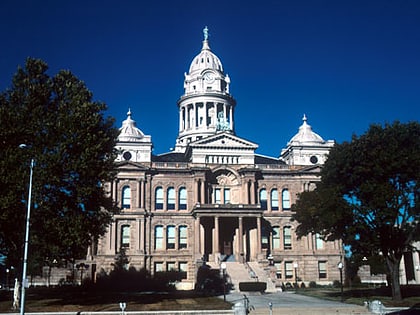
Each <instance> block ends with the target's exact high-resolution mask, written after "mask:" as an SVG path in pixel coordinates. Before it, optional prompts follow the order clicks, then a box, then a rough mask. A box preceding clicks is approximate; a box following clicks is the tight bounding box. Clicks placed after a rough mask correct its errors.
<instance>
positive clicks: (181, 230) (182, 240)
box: [178, 225, 188, 249]
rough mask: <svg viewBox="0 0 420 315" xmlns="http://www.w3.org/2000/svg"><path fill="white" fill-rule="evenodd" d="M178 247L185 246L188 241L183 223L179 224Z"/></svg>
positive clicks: (186, 230)
mask: <svg viewBox="0 0 420 315" xmlns="http://www.w3.org/2000/svg"><path fill="white" fill-rule="evenodd" d="M178 234H179V238H178V249H183V248H187V246H188V243H187V240H188V229H187V227H186V226H185V225H181V226H180V227H179V230H178Z"/></svg>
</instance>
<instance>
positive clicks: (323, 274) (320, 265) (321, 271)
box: [318, 261, 327, 279]
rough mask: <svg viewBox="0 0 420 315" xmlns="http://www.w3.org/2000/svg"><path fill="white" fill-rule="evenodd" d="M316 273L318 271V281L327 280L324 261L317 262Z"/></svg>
mask: <svg viewBox="0 0 420 315" xmlns="http://www.w3.org/2000/svg"><path fill="white" fill-rule="evenodd" d="M318 271H319V279H326V278H327V262H326V261H319V262H318Z"/></svg>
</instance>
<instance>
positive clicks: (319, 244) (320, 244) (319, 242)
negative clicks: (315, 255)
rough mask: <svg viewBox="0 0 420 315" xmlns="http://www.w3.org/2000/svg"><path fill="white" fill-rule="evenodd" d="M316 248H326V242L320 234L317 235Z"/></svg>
mask: <svg viewBox="0 0 420 315" xmlns="http://www.w3.org/2000/svg"><path fill="white" fill-rule="evenodd" d="M315 246H316V249H323V248H324V241H323V240H322V238H321V236H320V235H319V234H318V233H316V234H315Z"/></svg>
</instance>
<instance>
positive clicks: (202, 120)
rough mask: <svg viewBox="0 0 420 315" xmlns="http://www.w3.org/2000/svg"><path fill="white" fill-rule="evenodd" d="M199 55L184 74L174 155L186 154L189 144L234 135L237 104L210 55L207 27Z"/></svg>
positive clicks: (216, 58)
mask: <svg viewBox="0 0 420 315" xmlns="http://www.w3.org/2000/svg"><path fill="white" fill-rule="evenodd" d="M203 34H204V40H203V46H202V48H201V51H200V53H199V54H198V55H197V56H196V57H195V58H194V59H193V61H192V62H191V66H190V69H189V72H188V73H185V79H184V95H182V96H181V98H180V99H179V100H178V102H177V103H178V108H179V133H178V137H177V140H176V145H175V151H176V152H185V150H186V148H187V146H188V145H189V143H191V142H194V141H197V140H200V139H202V138H205V137H208V136H211V135H214V134H216V133H217V132H220V131H224V132H230V133H232V134H234V110H235V105H236V101H235V100H234V98H233V97H232V96H231V95H230V93H229V85H230V78H229V76H228V75H227V74H225V72H224V71H223V66H222V63H221V62H220V59H219V58H218V57H217V56H216V55H215V54H214V53H213V52H212V51H211V49H210V45H209V33H208V28H207V26H206V27H205V28H204V30H203Z"/></svg>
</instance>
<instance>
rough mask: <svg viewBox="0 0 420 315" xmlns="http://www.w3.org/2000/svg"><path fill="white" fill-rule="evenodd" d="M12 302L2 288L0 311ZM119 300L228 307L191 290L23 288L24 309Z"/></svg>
mask: <svg viewBox="0 0 420 315" xmlns="http://www.w3.org/2000/svg"><path fill="white" fill-rule="evenodd" d="M12 302H13V292H2V293H1V296H0V313H7V312H18V310H15V311H14V310H12V309H11V307H12ZM120 302H125V303H126V305H127V308H126V311H153V310H161V311H163V310H196V309H207V310H214V309H231V304H230V303H228V302H224V301H223V299H220V298H217V297H207V296H203V295H198V294H196V293H195V292H183V291H180V292H174V293H162V294H150V293H149V294H147V293H114V292H112V293H111V292H100V293H95V292H94V291H83V290H80V288H78V287H61V288H55V289H52V288H29V289H27V290H26V303H25V311H27V312H41V311H44V312H49V311H63V312H78V311H85V312H87V311H92V312H93V311H120V307H119V303H120Z"/></svg>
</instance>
